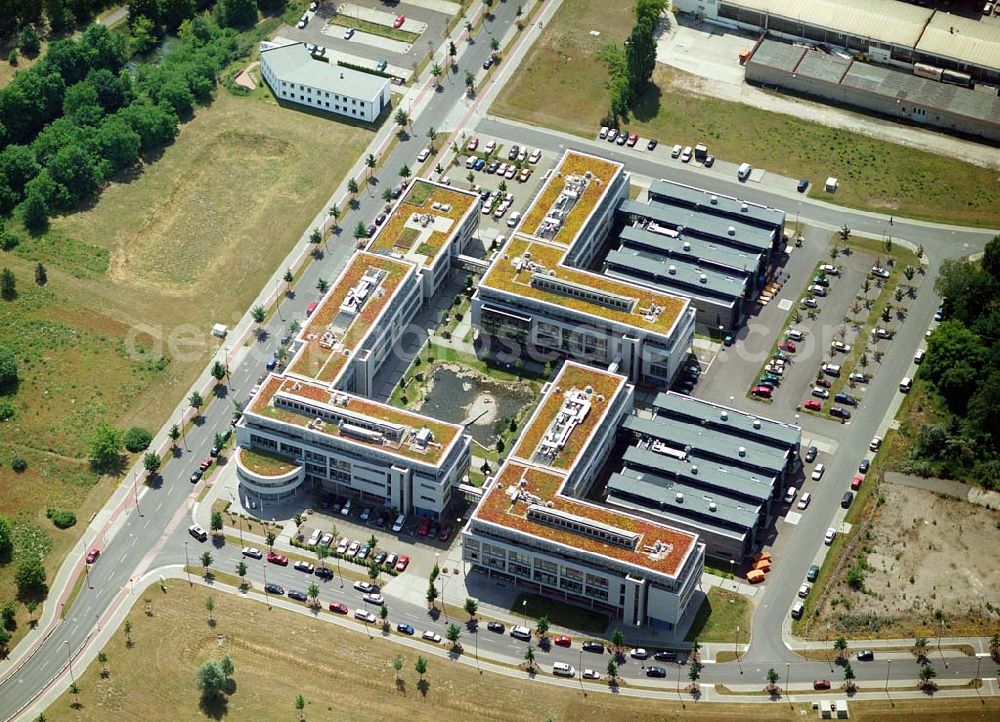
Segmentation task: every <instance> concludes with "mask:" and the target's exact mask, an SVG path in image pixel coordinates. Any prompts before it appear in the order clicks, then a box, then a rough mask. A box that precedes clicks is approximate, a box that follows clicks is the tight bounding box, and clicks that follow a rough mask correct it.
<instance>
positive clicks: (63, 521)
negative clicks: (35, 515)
mask: <svg viewBox="0 0 1000 722" xmlns="http://www.w3.org/2000/svg"><path fill="white" fill-rule="evenodd" d="M45 516H47V517H48V518H49V519H51V520H52V523H53V524H55V525H56V526H57V527H59V528H60V529H69V528H70V527H71V526H73V525H74V524H76V514H74V513H73V512H72V511H70V510H68V509H49V510H47V511H46V512H45Z"/></svg>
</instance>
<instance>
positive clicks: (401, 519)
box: [392, 514, 406, 532]
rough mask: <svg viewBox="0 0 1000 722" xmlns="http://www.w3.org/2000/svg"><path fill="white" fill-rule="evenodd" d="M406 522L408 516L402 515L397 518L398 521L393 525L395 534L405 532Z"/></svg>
mask: <svg viewBox="0 0 1000 722" xmlns="http://www.w3.org/2000/svg"><path fill="white" fill-rule="evenodd" d="M405 522H406V514H400V515H399V516H397V517H396V521H394V522H393V523H392V530H393V531H394V532H400V531H402V530H403V524H404V523H405Z"/></svg>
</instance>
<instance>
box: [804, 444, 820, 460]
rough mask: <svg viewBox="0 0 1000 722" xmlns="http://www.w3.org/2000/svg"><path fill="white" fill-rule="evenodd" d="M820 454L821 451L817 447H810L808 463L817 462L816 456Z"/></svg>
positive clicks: (807, 455)
mask: <svg viewBox="0 0 1000 722" xmlns="http://www.w3.org/2000/svg"><path fill="white" fill-rule="evenodd" d="M818 453H819V449H817V448H816V447H815V446H810V447H809V448H808V449H806V462H807V463H809V464H811V463H813V462H814V461H816V454H818Z"/></svg>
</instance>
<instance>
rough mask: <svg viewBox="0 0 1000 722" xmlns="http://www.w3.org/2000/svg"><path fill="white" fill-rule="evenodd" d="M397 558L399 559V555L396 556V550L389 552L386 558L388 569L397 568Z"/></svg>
mask: <svg viewBox="0 0 1000 722" xmlns="http://www.w3.org/2000/svg"><path fill="white" fill-rule="evenodd" d="M397 559H399V557H397V556H396V553H395V552H389V554H388V556H386V558H385V566H386V569H395V568H396V560H397Z"/></svg>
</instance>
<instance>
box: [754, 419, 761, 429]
mask: <svg viewBox="0 0 1000 722" xmlns="http://www.w3.org/2000/svg"><path fill="white" fill-rule="evenodd" d="M753 427H754V428H755V429H759V428H760V419H754V420H753Z"/></svg>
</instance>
